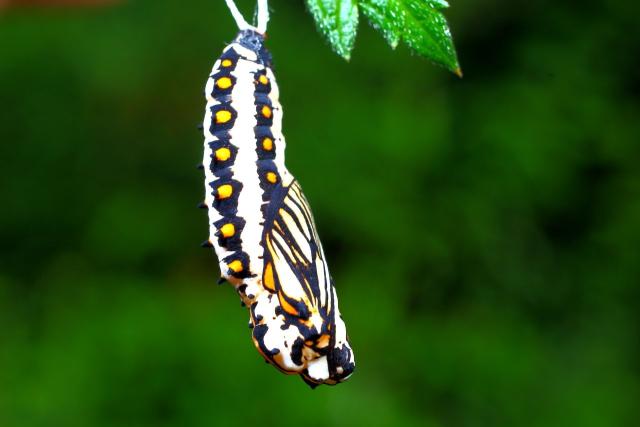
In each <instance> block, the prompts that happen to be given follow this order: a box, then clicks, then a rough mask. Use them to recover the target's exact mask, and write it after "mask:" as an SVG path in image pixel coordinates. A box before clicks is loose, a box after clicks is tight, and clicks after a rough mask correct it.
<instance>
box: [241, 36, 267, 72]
mask: <svg viewBox="0 0 640 427" xmlns="http://www.w3.org/2000/svg"><path fill="white" fill-rule="evenodd" d="M264 41H265V35H264V34H260V33H258V32H257V31H254V30H242V31H240V32H239V33H238V35H237V36H236V39H235V40H234V42H235V43H238V44H239V45H241V46H242V47H244V48H247V49H249V50H250V51H252V52H255V54H256V56H257V57H258V62H260V63H261V64H262V65H264V66H266V67H271V54H270V53H269V51H267V49H266V48H265V47H264Z"/></svg>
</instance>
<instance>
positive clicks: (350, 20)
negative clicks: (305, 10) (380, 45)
mask: <svg viewBox="0 0 640 427" xmlns="http://www.w3.org/2000/svg"><path fill="white" fill-rule="evenodd" d="M307 6H308V7H309V11H311V14H312V15H313V18H314V19H315V21H316V24H317V26H318V29H319V30H320V32H321V33H322V34H324V35H325V37H326V38H327V39H328V40H329V43H331V47H332V48H333V50H334V51H335V52H336V53H337V54H338V55H340V56H342V57H343V58H344V59H346V60H347V61H348V60H349V58H350V57H351V51H352V50H353V45H354V43H355V40H356V33H357V31H358V3H357V0H307Z"/></svg>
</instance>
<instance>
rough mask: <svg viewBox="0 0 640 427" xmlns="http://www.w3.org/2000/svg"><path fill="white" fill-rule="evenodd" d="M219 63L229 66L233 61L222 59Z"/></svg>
mask: <svg viewBox="0 0 640 427" xmlns="http://www.w3.org/2000/svg"><path fill="white" fill-rule="evenodd" d="M220 65H222V66H223V67H231V66H232V65H233V61H232V60H230V59H223V60H222V63H221V64H220Z"/></svg>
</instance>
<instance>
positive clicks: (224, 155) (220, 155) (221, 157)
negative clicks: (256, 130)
mask: <svg viewBox="0 0 640 427" xmlns="http://www.w3.org/2000/svg"><path fill="white" fill-rule="evenodd" d="M229 157H231V150H229V149H228V148H227V147H222V148H218V149H217V150H216V160H218V161H220V162H225V161H227V160H229Z"/></svg>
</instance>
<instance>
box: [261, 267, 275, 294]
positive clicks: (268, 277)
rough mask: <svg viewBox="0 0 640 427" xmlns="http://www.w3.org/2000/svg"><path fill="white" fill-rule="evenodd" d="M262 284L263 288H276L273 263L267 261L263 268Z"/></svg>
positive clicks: (273, 289) (271, 289) (272, 289)
mask: <svg viewBox="0 0 640 427" xmlns="http://www.w3.org/2000/svg"><path fill="white" fill-rule="evenodd" d="M262 284H263V285H264V287H265V288H267V289H269V290H270V291H275V290H276V282H275V280H274V278H273V264H271V263H270V262H268V263H267V265H266V267H265V268H264V274H263V276H262Z"/></svg>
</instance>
